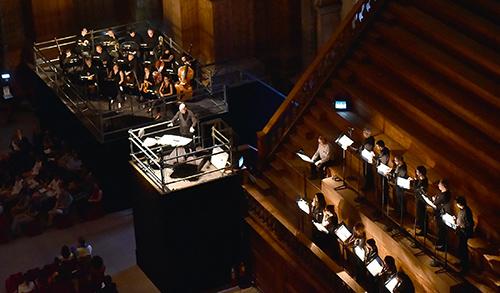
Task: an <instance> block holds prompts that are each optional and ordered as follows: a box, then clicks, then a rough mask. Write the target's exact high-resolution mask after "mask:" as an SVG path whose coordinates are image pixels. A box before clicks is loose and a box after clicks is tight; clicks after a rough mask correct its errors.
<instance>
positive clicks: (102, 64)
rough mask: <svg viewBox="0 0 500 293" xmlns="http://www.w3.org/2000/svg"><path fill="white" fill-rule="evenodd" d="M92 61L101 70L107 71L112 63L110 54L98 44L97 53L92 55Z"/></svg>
mask: <svg viewBox="0 0 500 293" xmlns="http://www.w3.org/2000/svg"><path fill="white" fill-rule="evenodd" d="M92 59H93V60H94V64H95V65H96V66H97V68H98V69H99V70H103V69H104V70H105V69H106V68H108V65H109V64H110V63H111V57H110V56H109V54H108V52H107V51H105V50H104V49H103V46H102V45H101V44H97V45H96V46H95V52H94V54H93V55H92Z"/></svg>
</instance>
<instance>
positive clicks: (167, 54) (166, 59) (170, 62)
mask: <svg viewBox="0 0 500 293" xmlns="http://www.w3.org/2000/svg"><path fill="white" fill-rule="evenodd" d="M174 58H175V57H174V54H172V52H171V50H170V48H169V47H167V48H165V50H163V52H162V54H161V56H160V60H161V61H163V63H164V65H165V69H170V70H173V69H174V61H175V60H174ZM162 74H163V73H162Z"/></svg>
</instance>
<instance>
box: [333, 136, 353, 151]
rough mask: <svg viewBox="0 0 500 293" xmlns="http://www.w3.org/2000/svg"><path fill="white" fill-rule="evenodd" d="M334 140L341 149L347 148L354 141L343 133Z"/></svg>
mask: <svg viewBox="0 0 500 293" xmlns="http://www.w3.org/2000/svg"><path fill="white" fill-rule="evenodd" d="M335 142H336V143H337V144H338V145H339V146H340V147H341V148H342V149H343V150H347V148H348V147H350V146H351V145H352V144H353V143H354V141H353V140H352V139H351V138H349V137H348V136H347V135H345V134H343V135H342V136H341V137H339V138H337V140H336V141H335Z"/></svg>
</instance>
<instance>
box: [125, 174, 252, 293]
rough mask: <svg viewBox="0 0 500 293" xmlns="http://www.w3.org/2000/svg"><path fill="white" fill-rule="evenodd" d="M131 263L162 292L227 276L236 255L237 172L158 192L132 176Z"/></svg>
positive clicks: (193, 288)
mask: <svg viewBox="0 0 500 293" xmlns="http://www.w3.org/2000/svg"><path fill="white" fill-rule="evenodd" d="M137 182H138V184H137V185H136V186H138V188H137V189H136V190H134V196H133V197H134V199H133V202H134V204H133V206H134V225H135V236H136V245H137V251H136V253H137V263H138V265H139V266H140V268H141V269H142V270H143V271H144V272H145V273H146V275H147V276H148V277H149V279H150V280H151V281H153V283H154V284H155V285H156V286H157V287H158V288H160V290H162V292H199V291H202V290H207V289H212V288H216V287H221V286H223V285H224V284H228V283H229V281H230V272H231V267H233V266H235V265H236V264H238V263H239V262H240V260H241V255H242V253H241V251H240V247H241V241H240V238H241V227H242V209H241V205H242V199H243V192H242V188H241V177H240V176H239V175H235V176H231V177H226V178H223V179H220V180H218V181H212V182H208V183H204V184H200V185H198V186H195V187H192V188H189V189H185V190H179V191H175V192H172V193H169V194H166V195H161V194H159V193H158V192H157V191H156V190H154V189H153V188H152V187H151V186H150V185H149V183H148V182H147V181H146V180H145V179H143V178H142V177H140V175H137Z"/></svg>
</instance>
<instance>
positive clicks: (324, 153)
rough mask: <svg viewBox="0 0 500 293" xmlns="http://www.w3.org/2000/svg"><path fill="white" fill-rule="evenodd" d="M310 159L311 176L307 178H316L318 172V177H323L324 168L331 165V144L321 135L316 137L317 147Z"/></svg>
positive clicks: (324, 173)
mask: <svg viewBox="0 0 500 293" xmlns="http://www.w3.org/2000/svg"><path fill="white" fill-rule="evenodd" d="M311 159H312V160H313V162H314V163H312V164H311V176H310V177H309V179H316V178H317V177H318V173H319V176H320V178H324V177H325V175H326V168H327V167H328V166H331V165H333V146H332V145H331V143H330V142H328V140H327V139H326V138H324V137H323V136H321V135H320V136H319V137H318V148H317V149H316V152H315V153H314V155H313V156H312V158H311Z"/></svg>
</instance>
